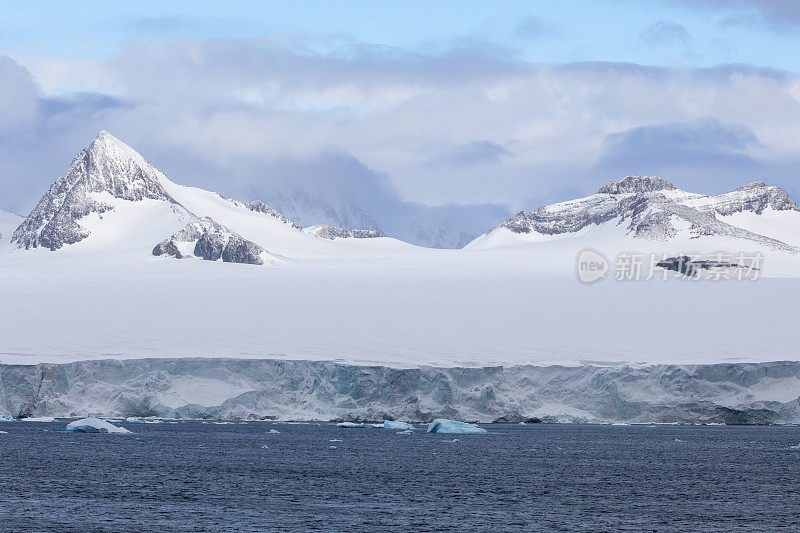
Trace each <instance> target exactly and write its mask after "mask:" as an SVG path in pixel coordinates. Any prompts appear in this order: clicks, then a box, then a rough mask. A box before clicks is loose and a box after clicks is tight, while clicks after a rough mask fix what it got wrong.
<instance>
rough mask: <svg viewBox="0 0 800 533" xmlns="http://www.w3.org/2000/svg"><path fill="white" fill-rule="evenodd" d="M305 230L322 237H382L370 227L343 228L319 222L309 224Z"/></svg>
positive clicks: (331, 238) (330, 238) (332, 238)
mask: <svg viewBox="0 0 800 533" xmlns="http://www.w3.org/2000/svg"><path fill="white" fill-rule="evenodd" d="M306 231H308V232H309V233H311V234H312V235H316V236H317V237H320V238H322V239H329V240H334V239H374V238H377V237H383V234H382V233H381V232H380V231H376V230H371V229H352V230H348V229H344V228H337V227H336V226H328V225H326V224H319V225H317V226H311V227H310V228H306Z"/></svg>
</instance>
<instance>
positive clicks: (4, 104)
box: [0, 56, 39, 133]
mask: <svg viewBox="0 0 800 533" xmlns="http://www.w3.org/2000/svg"><path fill="white" fill-rule="evenodd" d="M38 98H39V88H38V86H37V85H36V83H35V82H34V81H33V77H32V76H31V75H30V73H29V72H28V71H27V70H26V69H24V68H23V67H22V66H20V65H18V64H17V63H16V62H15V61H14V60H13V59H11V58H9V57H4V56H0V117H2V119H0V133H13V132H15V131H19V130H21V129H24V128H25V127H26V126H28V125H30V124H31V122H32V121H33V119H34V117H35V115H36V106H37V104H38Z"/></svg>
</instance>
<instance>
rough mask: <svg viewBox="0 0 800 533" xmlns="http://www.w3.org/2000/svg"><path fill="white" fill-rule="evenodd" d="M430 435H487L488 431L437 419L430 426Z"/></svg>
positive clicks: (470, 425)
mask: <svg viewBox="0 0 800 533" xmlns="http://www.w3.org/2000/svg"><path fill="white" fill-rule="evenodd" d="M428 433H487V431H486V430H485V429H483V428H479V427H478V426H475V425H473V424H467V423H466V422H457V421H455V420H448V419H446V418H437V419H436V420H434V421H433V422H431V423H430V424H428Z"/></svg>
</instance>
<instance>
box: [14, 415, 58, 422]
mask: <svg viewBox="0 0 800 533" xmlns="http://www.w3.org/2000/svg"><path fill="white" fill-rule="evenodd" d="M21 421H22V422H55V421H56V419H55V418H53V417H52V416H32V417H29V418H23V419H21Z"/></svg>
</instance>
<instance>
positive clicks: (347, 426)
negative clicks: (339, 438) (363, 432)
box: [336, 422, 367, 429]
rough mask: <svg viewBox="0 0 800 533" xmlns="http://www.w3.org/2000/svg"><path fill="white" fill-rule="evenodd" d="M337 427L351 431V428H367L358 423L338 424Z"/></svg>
mask: <svg viewBox="0 0 800 533" xmlns="http://www.w3.org/2000/svg"><path fill="white" fill-rule="evenodd" d="M336 426H337V427H340V428H345V429H352V428H365V427H367V425H366V424H359V423H358V422H339V423H338V424H336Z"/></svg>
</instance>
